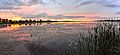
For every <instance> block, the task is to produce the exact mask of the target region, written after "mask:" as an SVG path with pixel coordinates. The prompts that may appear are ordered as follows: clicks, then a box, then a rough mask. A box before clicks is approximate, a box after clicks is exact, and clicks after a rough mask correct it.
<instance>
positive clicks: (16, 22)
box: [0, 18, 86, 24]
mask: <svg viewBox="0 0 120 55" xmlns="http://www.w3.org/2000/svg"><path fill="white" fill-rule="evenodd" d="M42 22H86V21H52V20H41V19H40V20H31V19H30V20H18V21H13V20H8V19H1V18H0V24H19V23H20V24H24V23H42Z"/></svg>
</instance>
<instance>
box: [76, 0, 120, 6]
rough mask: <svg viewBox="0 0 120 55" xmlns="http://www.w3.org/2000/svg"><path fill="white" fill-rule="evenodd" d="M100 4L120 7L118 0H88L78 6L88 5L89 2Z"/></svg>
mask: <svg viewBox="0 0 120 55" xmlns="http://www.w3.org/2000/svg"><path fill="white" fill-rule="evenodd" d="M92 3H94V4H99V5H102V6H105V7H116V8H117V7H120V4H118V0H88V1H83V0H81V2H80V3H79V5H77V6H76V7H80V6H84V5H88V4H92Z"/></svg>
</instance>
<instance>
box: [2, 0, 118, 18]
mask: <svg viewBox="0 0 120 55" xmlns="http://www.w3.org/2000/svg"><path fill="white" fill-rule="evenodd" d="M0 13H13V14H16V15H15V16H21V17H24V18H40V17H48V18H62V17H65V18H74V17H75V16H77V17H75V18H80V17H81V16H82V17H83V16H91V17H94V16H120V0H0ZM7 15H8V16H9V14H7ZM1 16H3V15H0V17H1ZM68 16H70V17H68Z"/></svg>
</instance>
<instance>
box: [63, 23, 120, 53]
mask: <svg viewBox="0 0 120 55" xmlns="http://www.w3.org/2000/svg"><path fill="white" fill-rule="evenodd" d="M88 34H89V35H87V36H86V35H85V34H80V35H79V36H78V41H77V43H78V44H77V46H76V47H77V49H76V50H68V51H65V52H64V55H119V54H120V23H115V22H102V23H99V24H97V26H96V27H94V28H93V30H92V31H88Z"/></svg>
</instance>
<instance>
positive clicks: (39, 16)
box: [20, 13, 48, 18]
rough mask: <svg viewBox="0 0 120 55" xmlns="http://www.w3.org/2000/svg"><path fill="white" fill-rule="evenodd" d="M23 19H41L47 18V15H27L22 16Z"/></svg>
mask: <svg viewBox="0 0 120 55" xmlns="http://www.w3.org/2000/svg"><path fill="white" fill-rule="evenodd" d="M20 15H21V16H22V17H23V18H41V17H47V16H48V14H47V13H39V14H36V15H26V14H20Z"/></svg>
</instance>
